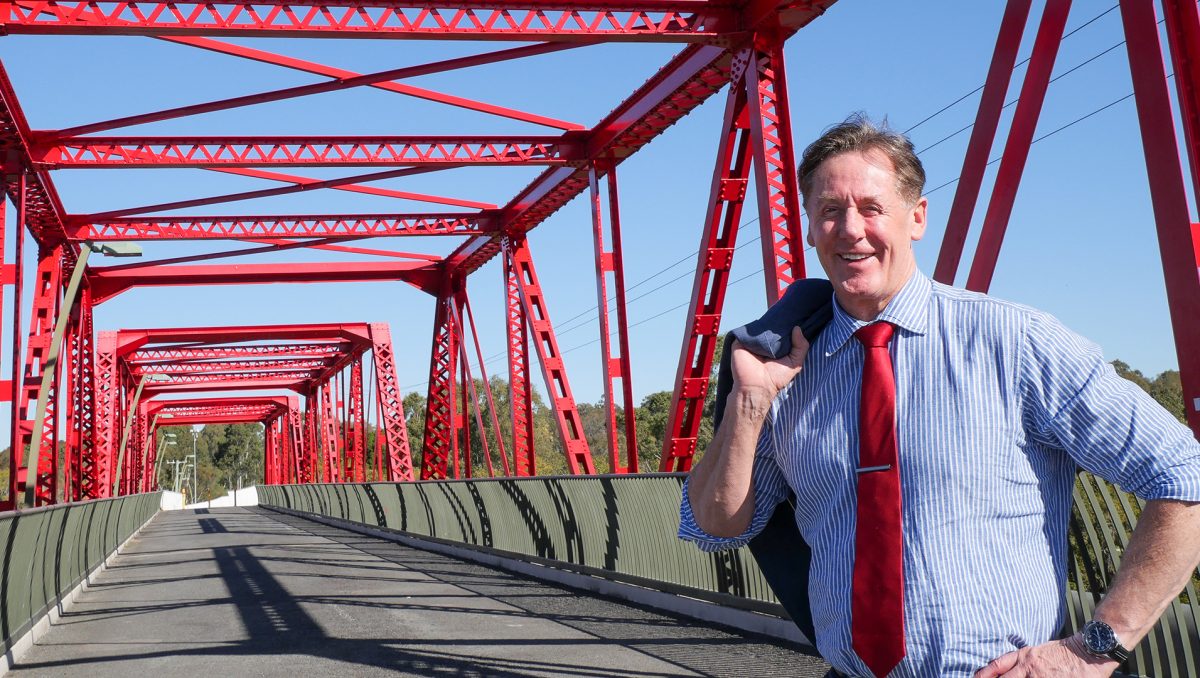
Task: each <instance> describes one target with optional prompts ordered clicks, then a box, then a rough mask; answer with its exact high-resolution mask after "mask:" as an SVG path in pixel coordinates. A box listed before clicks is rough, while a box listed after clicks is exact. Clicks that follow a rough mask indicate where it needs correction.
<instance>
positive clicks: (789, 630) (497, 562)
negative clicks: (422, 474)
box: [260, 505, 812, 648]
mask: <svg viewBox="0 0 1200 678" xmlns="http://www.w3.org/2000/svg"><path fill="white" fill-rule="evenodd" d="M260 508H264V509H268V510H271V511H275V512H277V513H283V514H285V515H291V516H296V517H298V518H304V519H305V520H311V521H313V522H316V523H321V524H323V525H328V526H330V527H337V528H340V529H344V530H349V531H351V532H357V533H359V534H365V535H367V536H371V537H378V538H380V539H386V540H388V541H394V542H399V543H401V544H404V545H405V546H411V547H413V548H416V549H421V550H423V551H433V552H434V553H441V554H443V555H447V556H451V557H454V558H461V559H463V560H470V561H472V562H476V563H480V564H482V565H487V566H489V567H495V568H498V569H501V570H507V571H509V572H515V573H517V574H521V575H525V576H527V577H533V578H534V579H541V580H543V581H549V582H553V583H555V584H561V585H563V586H569V587H571V588H576V589H583V590H585V591H591V592H593V593H598V594H600V595H603V596H609V597H612V598H618V599H620V600H626V601H629V602H631V603H635V604H637V605H643V606H646V607H650V608H654V609H656V610H661V611H664V612H669V613H671V614H677V615H681V616H684V617H690V618H692V619H697V620H700V621H703V622H708V623H711V624H717V625H720V626H725V627H730V628H733V629H737V630H739V631H744V632H747V633H755V634H758V635H762V636H767V637H770V638H775V639H778V640H786V641H790V642H793V643H798V644H800V645H804V646H806V647H808V648H812V643H811V642H809V641H808V639H807V638H805V637H804V634H802V633H800V629H798V628H796V625H795V624H793V623H792V622H791V621H789V620H786V619H781V618H779V617H773V616H770V615H765V614H759V613H757V612H750V611H747V610H736V609H731V608H728V607H723V606H721V605H717V604H715V603H710V602H707V601H703V600H697V599H695V598H688V597H685V596H680V595H675V594H673V593H666V592H664V591H656V590H654V589H649V588H645V587H642V586H635V585H633V584H627V583H625V582H616V581H611V580H608V579H603V578H601V577H593V576H590V575H586V574H580V573H578V572H571V571H569V570H561V569H558V568H554V567H546V566H543V565H540V564H537V563H530V562H526V561H523V560H515V559H512V558H505V557H503V556H498V555H494V554H491V553H487V552H484V551H480V550H477V549H473V548H468V547H466V546H453V545H450V544H443V543H440V542H434V541H428V540H425V539H421V538H419V537H413V536H409V535H407V534H405V533H402V532H397V531H395V530H389V529H385V528H379V527H375V526H373V525H366V524H363V523H356V522H353V521H349V520H343V519H341V518H331V517H329V516H323V515H319V514H316V513H308V512H307V511H298V510H296V509H290V508H284V507H282V506H273V505H260Z"/></svg>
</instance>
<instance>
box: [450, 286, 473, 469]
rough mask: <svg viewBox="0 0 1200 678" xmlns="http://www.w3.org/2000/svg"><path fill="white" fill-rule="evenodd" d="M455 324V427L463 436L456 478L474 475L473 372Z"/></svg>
mask: <svg viewBox="0 0 1200 678" xmlns="http://www.w3.org/2000/svg"><path fill="white" fill-rule="evenodd" d="M453 303H454V304H457V302H453ZM451 308H454V306H453V305H452V306H451ZM455 315H456V316H458V317H461V315H459V314H457V313H456V314H455ZM454 324H455V328H454V329H455V331H457V332H458V337H456V338H455V343H456V344H458V346H459V356H460V360H459V361H458V396H459V407H458V412H456V413H455V415H454V427H455V429H456V430H457V431H458V435H460V436H461V440H462V442H461V443H460V444H459V446H458V450H457V451H456V452H455V455H454V477H455V478H463V477H466V478H470V477H472V468H471V425H470V423H469V418H470V412H471V409H470V407H471V404H470V403H469V402H468V401H467V395H468V394H469V393H470V389H469V388H468V387H467V383H468V382H469V380H470V379H471V372H470V370H468V369H467V363H466V361H465V360H462V359H461V357H462V331H461V328H460V327H458V321H457V320H456V321H455V323H454ZM460 455H461V463H460Z"/></svg>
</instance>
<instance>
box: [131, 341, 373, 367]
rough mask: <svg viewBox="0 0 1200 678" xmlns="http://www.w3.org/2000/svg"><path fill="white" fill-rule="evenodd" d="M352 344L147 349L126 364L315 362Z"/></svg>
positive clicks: (342, 350)
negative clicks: (278, 358) (261, 360)
mask: <svg viewBox="0 0 1200 678" xmlns="http://www.w3.org/2000/svg"><path fill="white" fill-rule="evenodd" d="M348 347H349V344H295V345H271V346H211V347H206V348H177V349H146V350H143V351H138V352H136V353H133V354H130V355H128V356H126V357H125V362H126V364H129V365H138V364H141V363H146V362H156V361H176V360H221V359H231V358H261V357H264V356H271V355H276V356H288V357H291V358H314V357H327V356H331V355H338V354H341V353H343V352H345V351H346V349H347V348H348Z"/></svg>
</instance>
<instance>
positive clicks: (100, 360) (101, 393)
mask: <svg viewBox="0 0 1200 678" xmlns="http://www.w3.org/2000/svg"><path fill="white" fill-rule="evenodd" d="M120 398H121V391H120V382H119V377H118V364H117V333H116V332H100V333H99V335H98V336H97V338H96V424H95V431H96V434H95V435H96V443H95V450H96V452H95V455H96V466H97V468H96V497H95V498H97V499H103V498H105V497H108V496H109V494H110V493H111V491H112V484H113V476H112V473H113V469H114V468H115V464H116V461H115V458H116V452H117V445H118V442H117V440H118V437H119V435H120V434H119V433H118V426H119V425H118V423H117V417H118V416H119V407H118V405H119V402H120Z"/></svg>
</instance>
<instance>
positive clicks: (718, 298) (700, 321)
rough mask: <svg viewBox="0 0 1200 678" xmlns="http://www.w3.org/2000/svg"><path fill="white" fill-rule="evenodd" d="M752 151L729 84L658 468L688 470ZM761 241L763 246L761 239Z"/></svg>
mask: <svg viewBox="0 0 1200 678" xmlns="http://www.w3.org/2000/svg"><path fill="white" fill-rule="evenodd" d="M742 57H743V58H741V59H739V61H738V68H739V70H741V69H745V68H746V67H748V66H749V50H746V51H745V52H744V54H743V55H742ZM752 151H753V149H752V148H751V145H750V107H749V103H748V97H747V93H746V89H745V88H744V87H740V86H738V83H735V84H734V85H733V86H731V87H730V89H729V94H728V99H727V101H726V104H725V118H724V123H723V126H722V130H721V137H720V142H719V145H718V147H717V163H716V168H715V169H714V171H713V181H712V186H711V188H710V190H709V202H708V213H707V215H706V217H705V220H704V231H703V233H702V235H701V236H700V238H701V239H700V255H699V257H698V258H697V263H696V274H695V277H694V278H693V282H692V297H691V304H690V306H689V308H688V313H687V316H686V318H687V320H688V325H687V327H686V328H685V329H684V337H683V347H682V350H681V351H680V356H679V367H678V368H677V370H676V374H675V388H674V390H673V392H672V396H671V409H670V412H669V414H668V415H667V425H666V427H665V429H664V434H663V451H662V457H661V459H660V461H659V470H660V471H686V470H688V469H689V468H690V467H691V463H692V458H693V456H694V455H695V452H696V433H697V431H698V430H699V428H700V418H701V417H702V416H703V409H704V400H705V396H706V394H707V393H708V386H709V384H708V376H709V374H710V373H711V369H712V356H713V352H714V351H715V350H716V342H717V340H718V330H719V329H720V325H721V310H722V308H723V307H724V303H725V288H726V284H727V283H728V281H729V269H730V266H731V265H732V264H733V252H734V250H735V248H736V244H737V233H738V226H739V225H740V223H741V214H742V207H743V205H744V202H745V199H746V183H747V182H748V180H749V176H750V165H751V155H752ZM763 244H764V246H768V243H767V241H764V243H763Z"/></svg>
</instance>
